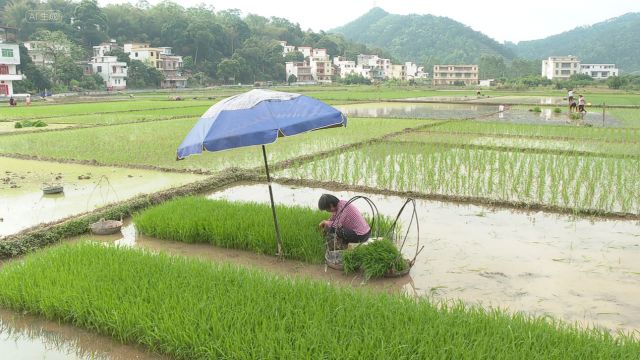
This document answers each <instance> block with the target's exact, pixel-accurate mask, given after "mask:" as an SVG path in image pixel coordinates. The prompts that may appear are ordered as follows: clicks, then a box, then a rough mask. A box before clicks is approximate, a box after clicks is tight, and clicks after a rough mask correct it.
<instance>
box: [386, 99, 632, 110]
mask: <svg viewBox="0 0 640 360" xmlns="http://www.w3.org/2000/svg"><path fill="white" fill-rule="evenodd" d="M499 98H501V96H496V97H493V98H491V99H499ZM378 101H385V102H400V103H415V104H462V105H469V104H472V105H490V106H498V105H500V104H501V103H500V102H491V101H478V99H477V98H475V99H474V98H469V99H468V100H458V101H455V100H453V101H452V100H449V101H438V100H428V99H424V100H418V99H387V100H384V99H378ZM472 101H473V102H472ZM506 105H509V106H546V107H554V106H555V107H557V106H561V104H533V103H508V104H506ZM590 107H592V108H600V109H601V108H602V104H592V105H591V106H590ZM604 107H605V108H611V109H640V105H605V106H604Z"/></svg>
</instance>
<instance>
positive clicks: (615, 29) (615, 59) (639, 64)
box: [510, 13, 640, 73]
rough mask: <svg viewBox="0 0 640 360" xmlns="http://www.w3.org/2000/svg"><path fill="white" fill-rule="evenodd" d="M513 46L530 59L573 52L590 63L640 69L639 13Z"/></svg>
mask: <svg viewBox="0 0 640 360" xmlns="http://www.w3.org/2000/svg"><path fill="white" fill-rule="evenodd" d="M510 47H511V49H512V50H513V51H515V52H516V53H517V54H518V55H519V56H522V57H524V58H528V59H543V58H546V57H549V56H551V55H568V54H571V55H576V56H578V57H579V58H580V60H581V61H583V62H587V63H615V64H616V65H618V67H619V68H621V69H622V70H623V71H624V72H625V73H629V72H632V71H640V13H628V14H625V15H622V16H620V17H616V18H613V19H609V20H607V21H603V22H600V23H597V24H594V25H591V26H583V27H579V28H576V29H573V30H571V31H567V32H564V33H562V34H558V35H554V36H550V37H548V38H545V39H540V40H533V41H521V42H519V43H518V44H517V45H515V44H512V45H510Z"/></svg>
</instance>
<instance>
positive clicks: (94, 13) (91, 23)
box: [72, 0, 108, 47]
mask: <svg viewBox="0 0 640 360" xmlns="http://www.w3.org/2000/svg"><path fill="white" fill-rule="evenodd" d="M72 25H73V26H74V27H75V28H76V29H77V34H78V37H79V39H81V41H82V43H83V44H84V45H85V46H87V47H91V46H93V45H98V44H100V43H101V42H102V41H104V40H105V39H106V38H107V36H106V32H107V30H108V29H107V17H106V16H105V14H104V13H103V12H102V9H101V8H100V7H99V6H98V2H97V0H82V1H81V2H80V4H78V6H76V8H75V10H74V19H73V23H72Z"/></svg>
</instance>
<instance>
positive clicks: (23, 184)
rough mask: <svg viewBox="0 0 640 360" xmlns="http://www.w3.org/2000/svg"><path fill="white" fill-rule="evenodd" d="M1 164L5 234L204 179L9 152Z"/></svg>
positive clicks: (0, 211) (0, 227)
mask: <svg viewBox="0 0 640 360" xmlns="http://www.w3.org/2000/svg"><path fill="white" fill-rule="evenodd" d="M0 169H1V170H2V173H0V218H2V221H0V238H1V237H3V236H6V235H10V234H15V233H17V232H19V231H21V230H24V229H27V228H29V227H32V226H35V225H38V224H40V223H47V222H51V221H55V220H60V219H63V218H66V217H69V216H72V215H76V214H80V213H83V212H86V211H91V210H94V209H95V208H97V207H100V206H103V205H106V204H110V203H114V202H117V201H123V200H126V199H128V198H131V197H133V196H135V195H138V194H148V193H152V192H156V191H160V190H163V189H167V188H170V187H173V186H179V185H184V184H187V183H190V182H194V181H197V180H199V179H203V178H204V177H203V176H201V175H194V174H178V173H161V172H156V171H150V170H137V169H123V168H114V167H101V166H89V165H77V164H62V163H52V162H45V161H36V160H19V159H13V158H6V157H0ZM43 183H61V184H63V185H64V193H62V194H55V195H44V194H43V192H42V186H43Z"/></svg>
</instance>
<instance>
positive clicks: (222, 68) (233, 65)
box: [217, 59, 240, 83]
mask: <svg viewBox="0 0 640 360" xmlns="http://www.w3.org/2000/svg"><path fill="white" fill-rule="evenodd" d="M239 72H240V64H239V63H238V61H236V60H233V59H224V60H222V61H221V62H220V63H219V64H218V71H217V75H218V78H220V79H222V80H223V81H224V82H225V83H226V82H227V80H231V81H235V79H236V76H238V73H239Z"/></svg>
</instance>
